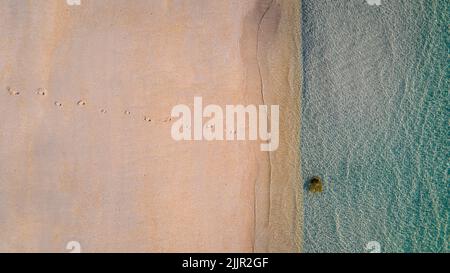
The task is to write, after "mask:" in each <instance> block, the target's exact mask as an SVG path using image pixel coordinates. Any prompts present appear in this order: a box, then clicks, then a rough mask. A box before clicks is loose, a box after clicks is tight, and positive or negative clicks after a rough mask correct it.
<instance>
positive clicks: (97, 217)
mask: <svg viewBox="0 0 450 273" xmlns="http://www.w3.org/2000/svg"><path fill="white" fill-rule="evenodd" d="M1 5H2V7H1V9H0V35H1V37H3V39H1V40H0V88H1V90H3V91H1V92H0V116H1V121H0V252H67V250H66V249H65V247H66V244H67V243H68V242H69V241H78V242H80V244H81V247H82V251H83V252H190V251H192V252H252V251H258V252H265V251H276V252H294V251H300V246H301V237H300V235H301V227H302V225H301V219H302V217H301V202H300V196H301V186H300V181H301V180H300V161H299V156H300V155H299V144H298V142H299V129H300V106H299V105H300V68H299V65H298V64H299V54H300V44H299V43H300V34H299V26H300V21H299V19H300V11H299V8H300V7H299V4H298V1H296V0H274V1H271V0H249V1H241V0H230V1H210V0H186V1H176V0H165V1H162V0H161V1H159V0H154V1H152V0H132V1H131V0H114V1H106V0H82V1H81V5H80V6H69V5H67V4H66V2H65V1H64V0H48V1H26V0H1ZM194 96H202V97H203V100H204V104H209V103H211V104H219V105H225V104H243V105H248V104H256V105H259V104H279V105H280V128H281V132H280V147H279V149H278V150H277V151H276V152H272V153H270V154H269V153H266V152H261V151H260V149H259V143H258V142H255V141H239V142H238V141H232V142H226V141H213V142H206V141H199V142H187V141H185V142H183V141H182V142H175V141H174V140H173V139H172V138H171V135H170V129H171V123H172V121H171V119H170V111H171V108H172V107H173V106H174V105H176V104H179V103H183V104H188V105H192V104H193V98H194Z"/></svg>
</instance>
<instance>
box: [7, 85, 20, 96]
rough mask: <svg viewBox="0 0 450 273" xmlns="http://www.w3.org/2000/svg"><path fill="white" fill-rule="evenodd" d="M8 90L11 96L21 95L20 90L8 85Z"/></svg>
mask: <svg viewBox="0 0 450 273" xmlns="http://www.w3.org/2000/svg"><path fill="white" fill-rule="evenodd" d="M6 90H7V91H8V93H9V95H11V96H19V95H20V92H19V91H17V90H15V89H13V88H11V87H9V86H8V87H6Z"/></svg>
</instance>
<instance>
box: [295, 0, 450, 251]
mask: <svg viewBox="0 0 450 273" xmlns="http://www.w3.org/2000/svg"><path fill="white" fill-rule="evenodd" d="M380 4H381V5H369V4H368V3H367V2H366V0H303V1H302V63H303V86H302V128H301V154H302V177H303V181H302V183H303V184H302V186H303V187H304V189H305V190H304V194H303V203H304V226H303V229H304V230H303V234H304V236H303V251H304V252H357V253H359V252H448V251H449V248H448V243H449V232H448V231H449V226H448V218H449V205H448V197H449V180H448V174H449V157H450V153H449V136H450V131H449V125H450V116H449V109H450V107H449V85H448V81H449V67H448V63H449V62H448V61H449V56H450V55H449V54H450V48H449V45H450V40H449V28H450V27H449V26H450V25H449V24H450V20H449V14H450V13H449V6H450V1H448V0H405V1H401V0H381V3H380ZM313 176H320V177H322V179H323V183H324V191H323V192H322V193H310V192H308V190H307V189H308V182H309V180H310V179H311V178H312V177H313Z"/></svg>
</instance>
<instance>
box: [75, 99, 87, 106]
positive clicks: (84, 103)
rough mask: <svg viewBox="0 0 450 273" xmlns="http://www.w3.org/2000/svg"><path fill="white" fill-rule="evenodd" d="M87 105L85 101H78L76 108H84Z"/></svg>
mask: <svg viewBox="0 0 450 273" xmlns="http://www.w3.org/2000/svg"><path fill="white" fill-rule="evenodd" d="M86 104H87V102H86V101H85V100H79V101H78V102H77V105H78V106H85V105H86Z"/></svg>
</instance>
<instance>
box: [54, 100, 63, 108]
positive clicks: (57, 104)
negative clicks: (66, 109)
mask: <svg viewBox="0 0 450 273" xmlns="http://www.w3.org/2000/svg"><path fill="white" fill-rule="evenodd" d="M55 106H58V107H60V108H62V107H63V104H62V103H60V102H59V101H55Z"/></svg>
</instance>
